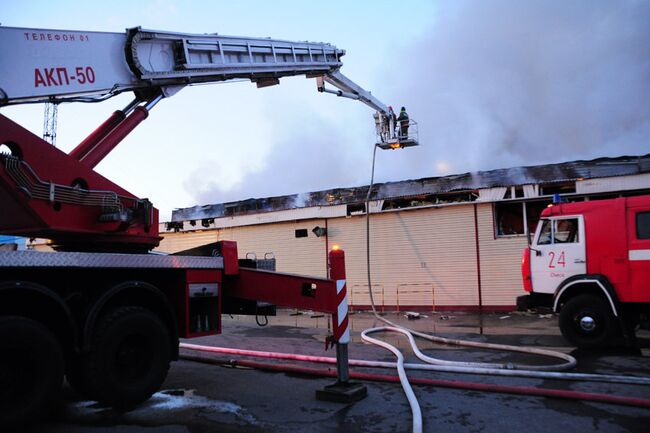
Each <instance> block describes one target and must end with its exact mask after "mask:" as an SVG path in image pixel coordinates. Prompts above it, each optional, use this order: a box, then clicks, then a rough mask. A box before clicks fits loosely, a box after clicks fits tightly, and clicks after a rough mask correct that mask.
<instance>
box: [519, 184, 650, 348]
mask: <svg viewBox="0 0 650 433" xmlns="http://www.w3.org/2000/svg"><path fill="white" fill-rule="evenodd" d="M522 274H523V280H524V288H525V290H526V291H527V292H529V295H526V296H523V297H520V299H518V305H520V306H529V307H532V306H547V307H551V308H552V309H553V311H555V312H559V324H560V330H561V331H562V335H563V336H564V337H565V338H566V339H567V340H568V341H569V342H570V343H572V344H574V345H576V346H578V347H582V348H595V347H603V346H606V345H608V344H612V343H614V341H615V338H617V337H625V339H626V340H627V341H628V343H631V342H633V340H634V334H635V328H636V326H637V325H638V324H639V323H640V322H641V321H642V320H645V319H646V318H647V317H648V315H649V313H650V196H637V197H624V198H617V199H610V200H596V201H585V202H575V203H561V204H555V205H551V206H549V207H548V208H546V209H545V210H544V211H543V212H542V215H541V219H540V222H539V224H538V226H537V230H536V231H535V236H534V238H533V240H532V242H531V243H530V245H529V247H528V248H526V249H525V250H524V253H523V259H522Z"/></svg>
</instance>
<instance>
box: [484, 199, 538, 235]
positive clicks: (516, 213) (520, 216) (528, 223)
mask: <svg viewBox="0 0 650 433" xmlns="http://www.w3.org/2000/svg"><path fill="white" fill-rule="evenodd" d="M549 204H550V201H548V200H542V201H531V202H515V203H513V202H507V203H495V204H494V221H495V226H496V227H495V229H496V235H497V236H512V235H525V234H527V233H534V232H535V229H536V228H537V223H538V222H539V217H540V215H541V213H542V211H543V210H544V209H545V208H546V207H547V206H548V205H549Z"/></svg>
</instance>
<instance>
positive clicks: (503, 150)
mask: <svg viewBox="0 0 650 433" xmlns="http://www.w3.org/2000/svg"><path fill="white" fill-rule="evenodd" d="M436 7H437V12H436V14H435V16H434V17H433V19H432V22H431V25H430V27H429V28H428V29H426V31H425V32H423V33H422V35H421V37H420V38H419V39H415V40H402V39H401V38H400V34H399V25H396V26H394V27H391V29H395V32H394V35H393V38H392V42H391V44H390V45H389V46H387V47H386V52H385V53H383V55H384V57H385V64H384V65H383V67H380V68H379V69H380V70H377V71H374V72H373V73H374V74H375V75H376V76H375V77H374V79H375V81H374V82H371V83H367V86H366V87H367V88H369V89H371V90H373V91H376V92H377V95H381V97H382V99H385V101H386V102H391V101H396V102H395V103H394V104H393V105H395V106H401V105H405V106H406V107H407V109H408V111H409V113H410V114H411V117H412V118H414V119H415V120H417V121H418V122H419V125H420V143H421V146H419V147H416V148H411V149H406V150H404V151H400V152H384V153H381V154H380V155H378V170H377V179H378V180H379V181H383V182H386V181H388V180H398V179H414V178H429V177H430V176H432V175H433V176H440V175H448V174H450V173H464V172H478V171H481V170H482V171H486V170H490V169H493V168H496V167H518V166H530V165H540V164H548V163H551V162H557V161H570V160H581V159H591V158H597V157H601V156H610V157H611V156H618V155H639V154H645V153H647V152H648V137H650V24H649V23H650V1H635V0H619V1H601V0H572V1H556V0H544V1H541V0H528V1H510V0H508V1H506V0H490V1H464V0H457V1H448V2H439V3H437V6H436ZM391 19H392V20H393V21H395V20H398V19H399V8H396V10H395V15H394V16H393V17H392V18H391ZM340 45H341V46H344V45H345V43H344V41H341V43H340ZM378 54H379V55H381V54H382V53H378ZM348 55H349V56H350V57H352V56H354V53H352V52H350V53H349V54H348ZM344 70H345V67H344ZM364 84H366V83H364ZM344 103H345V102H344V101H341V104H344ZM297 108H298V111H300V107H295V106H286V107H272V108H269V112H268V115H269V119H270V122H272V123H274V124H275V123H277V124H281V123H282V122H287V117H290V118H291V120H290V122H293V123H291V127H288V128H285V129H284V130H283V131H282V132H281V134H278V135H277V136H274V137H269V142H270V144H271V147H272V148H273V149H274V152H272V153H270V155H269V157H268V159H267V160H266V161H265V164H264V165H263V166H262V167H260V168H259V169H258V170H256V171H254V172H252V173H249V174H248V175H247V178H246V179H244V180H243V181H242V182H241V184H239V185H237V186H235V187H228V188H224V187H222V186H220V185H217V184H212V185H203V187H201V188H197V187H196V185H201V175H200V173H197V175H196V176H195V177H194V178H193V180H192V182H188V187H187V190H188V192H189V193H190V194H192V195H193V197H194V199H195V201H196V202H198V203H216V202H225V201H236V200H239V199H241V198H242V197H251V196H253V197H261V196H279V195H283V194H290V193H291V192H293V191H309V190H311V191H317V190H325V189H327V188H329V187H330V186H331V185H332V184H334V183H336V184H339V185H363V184H364V183H367V182H368V180H367V179H368V177H369V172H370V167H369V166H370V159H369V153H370V152H369V148H370V143H367V142H364V141H363V140H365V138H364V136H363V134H361V133H360V132H359V130H360V129H363V128H366V127H367V128H366V129H370V128H372V118H371V116H370V113H368V115H367V119H365V121H366V123H365V124H363V125H361V126H360V125H358V124H357V123H363V121H364V119H362V120H361V121H359V120H358V119H356V118H348V117H345V118H342V119H332V118H329V117H327V116H325V115H322V116H321V115H320V114H319V113H318V111H317V110H313V109H312V110H311V111H309V110H307V109H305V110H304V111H305V112H299V113H298V114H296V109H297ZM288 113H291V115H290V116H289V115H288ZM285 124H286V123H285ZM362 126H363V128H362ZM346 134H347V135H346ZM351 139H355V140H356V139H358V141H351ZM307 148H308V149H312V153H311V154H309V155H305V153H306V151H305V149H307ZM313 149H317V150H316V151H314V150H313ZM509 173H510V175H514V174H513V173H514V171H513V169H510V170H509ZM527 173H528V171H526V170H524V172H522V174H521V175H522V176H525V175H527ZM562 175H563V174H562V173H557V175H556V176H555V177H556V178H560V177H561V176H562ZM462 176H465V175H461V178H457V179H456V180H454V183H459V182H460V183H463V182H464V184H465V185H466V186H467V187H468V188H470V187H473V186H475V184H474V183H473V182H474V181H475V180H474V179H472V178H471V176H470V177H468V178H465V177H462ZM452 178H454V176H452ZM394 184H395V185H399V184H400V182H396V183H394ZM190 185H191V186H190ZM387 185H391V184H387ZM387 188H388V186H387Z"/></svg>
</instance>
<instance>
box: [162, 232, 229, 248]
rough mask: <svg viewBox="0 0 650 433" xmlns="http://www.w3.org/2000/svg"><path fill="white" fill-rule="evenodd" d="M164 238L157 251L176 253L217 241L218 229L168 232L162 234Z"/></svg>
mask: <svg viewBox="0 0 650 433" xmlns="http://www.w3.org/2000/svg"><path fill="white" fill-rule="evenodd" d="M160 235H161V236H162V237H163V239H162V241H160V245H159V246H158V248H156V249H155V251H160V252H164V253H176V252H178V251H183V250H188V249H190V248H194V247H198V246H201V245H205V244H209V243H212V242H216V241H217V233H216V230H200V231H194V232H176V233H175V232H168V233H161V234H160Z"/></svg>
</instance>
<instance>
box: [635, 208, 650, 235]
mask: <svg viewBox="0 0 650 433" xmlns="http://www.w3.org/2000/svg"><path fill="white" fill-rule="evenodd" d="M636 238H637V239H650V212H639V213H638V214H636Z"/></svg>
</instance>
